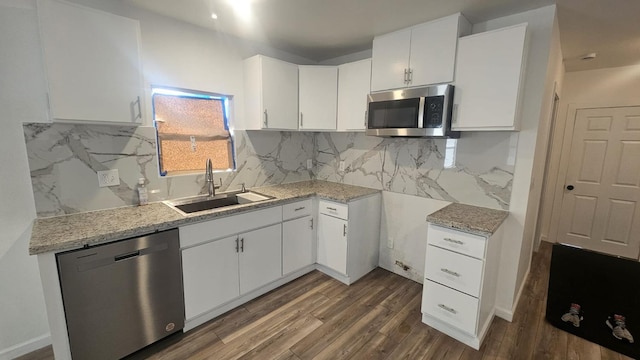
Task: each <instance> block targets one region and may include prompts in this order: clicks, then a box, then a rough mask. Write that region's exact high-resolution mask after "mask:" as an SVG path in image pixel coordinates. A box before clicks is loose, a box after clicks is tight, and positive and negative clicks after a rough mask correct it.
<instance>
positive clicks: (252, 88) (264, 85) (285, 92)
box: [234, 55, 298, 130]
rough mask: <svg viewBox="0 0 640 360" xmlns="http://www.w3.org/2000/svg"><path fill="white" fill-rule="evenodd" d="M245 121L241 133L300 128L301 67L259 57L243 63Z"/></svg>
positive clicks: (239, 126) (240, 121)
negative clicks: (299, 78)
mask: <svg viewBox="0 0 640 360" xmlns="http://www.w3.org/2000/svg"><path fill="white" fill-rule="evenodd" d="M243 65H244V66H243V72H244V74H243V75H244V97H245V99H244V103H245V114H244V115H245V118H244V119H237V121H236V123H235V124H234V125H235V126H236V129H239V130H262V129H275V130H297V129H298V65H296V64H291V63H288V62H284V61H280V60H277V59H272V58H269V57H266V56H262V55H256V56H253V57H250V58H248V59H245V60H244V64H243Z"/></svg>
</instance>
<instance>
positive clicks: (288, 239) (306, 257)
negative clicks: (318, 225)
mask: <svg viewBox="0 0 640 360" xmlns="http://www.w3.org/2000/svg"><path fill="white" fill-rule="evenodd" d="M313 226H314V224H313V217H312V216H305V217H302V218H299V219H295V220H290V221H285V222H283V223H282V274H283V275H286V274H289V273H291V272H293V271H296V270H299V269H302V268H303V267H305V266H308V265H311V264H313V263H314V262H315V261H314V258H313V245H314V241H313V239H314V236H313V234H314V231H313Z"/></svg>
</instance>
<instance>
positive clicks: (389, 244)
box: [387, 237, 395, 249]
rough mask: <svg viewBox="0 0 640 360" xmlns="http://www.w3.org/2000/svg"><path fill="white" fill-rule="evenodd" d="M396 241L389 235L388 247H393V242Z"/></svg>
mask: <svg viewBox="0 0 640 360" xmlns="http://www.w3.org/2000/svg"><path fill="white" fill-rule="evenodd" d="M394 242H395V241H394V240H393V238H392V237H388V238H387V247H388V248H389V249H393V243H394Z"/></svg>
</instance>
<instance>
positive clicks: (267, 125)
mask: <svg viewBox="0 0 640 360" xmlns="http://www.w3.org/2000/svg"><path fill="white" fill-rule="evenodd" d="M268 127H269V114H267V109H264V122H263V128H265V129H266V128H268Z"/></svg>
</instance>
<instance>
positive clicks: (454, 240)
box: [442, 238, 464, 245]
mask: <svg viewBox="0 0 640 360" xmlns="http://www.w3.org/2000/svg"><path fill="white" fill-rule="evenodd" d="M442 240H444V241H446V242H450V243H452V244H457V245H464V241H460V240H456V239H451V238H444V239H442Z"/></svg>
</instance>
